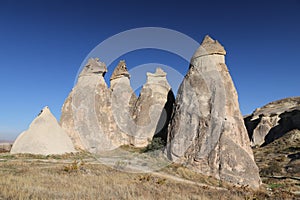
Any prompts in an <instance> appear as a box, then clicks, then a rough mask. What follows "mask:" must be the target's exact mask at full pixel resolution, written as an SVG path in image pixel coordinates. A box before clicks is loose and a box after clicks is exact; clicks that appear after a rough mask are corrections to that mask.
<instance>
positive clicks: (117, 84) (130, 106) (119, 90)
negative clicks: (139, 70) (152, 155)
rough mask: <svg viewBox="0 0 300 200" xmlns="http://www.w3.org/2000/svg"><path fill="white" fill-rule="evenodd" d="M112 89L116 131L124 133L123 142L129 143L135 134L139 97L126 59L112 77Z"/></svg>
mask: <svg viewBox="0 0 300 200" xmlns="http://www.w3.org/2000/svg"><path fill="white" fill-rule="evenodd" d="M110 89H111V92H112V95H111V106H112V107H111V109H112V114H113V119H114V121H113V123H115V129H114V132H115V133H118V134H120V135H122V137H123V138H124V140H123V141H122V144H129V139H130V138H131V136H132V135H133V134H134V121H133V110H134V106H135V103H136V101H137V97H136V95H135V93H134V91H133V89H132V88H131V86H130V74H129V73H128V70H127V67H126V63H125V61H124V60H121V61H120V62H119V64H118V65H117V67H116V68H115V70H114V72H113V74H112V76H111V78H110Z"/></svg>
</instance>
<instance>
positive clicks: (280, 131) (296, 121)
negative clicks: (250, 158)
mask: <svg viewBox="0 0 300 200" xmlns="http://www.w3.org/2000/svg"><path fill="white" fill-rule="evenodd" d="M244 120H245V125H246V128H247V131H248V134H249V138H250V140H251V145H252V146H261V145H267V144H269V143H271V142H272V141H274V140H276V139H278V138H280V137H282V136H283V135H284V134H286V133H287V132H289V131H291V130H293V129H299V130H300V97H293V98H286V99H282V100H278V101H274V102H271V103H269V104H267V105H265V106H263V107H261V108H258V109H256V110H255V111H254V112H253V113H252V115H250V116H247V117H245V119H244Z"/></svg>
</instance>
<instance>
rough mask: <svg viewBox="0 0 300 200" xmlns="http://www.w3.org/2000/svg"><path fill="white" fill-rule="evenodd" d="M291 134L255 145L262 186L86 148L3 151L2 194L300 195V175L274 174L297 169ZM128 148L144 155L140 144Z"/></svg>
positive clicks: (125, 196) (15, 196)
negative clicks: (116, 159) (147, 169)
mask: <svg viewBox="0 0 300 200" xmlns="http://www.w3.org/2000/svg"><path fill="white" fill-rule="evenodd" d="M291 135H295V134H294V133H291V134H290V135H287V136H286V137H283V138H282V139H279V140H277V141H275V143H272V144H270V145H268V146H266V147H263V148H259V149H254V154H255V158H256V161H257V163H258V166H259V167H260V170H261V171H260V173H261V176H262V179H263V182H264V184H263V185H262V187H261V189H260V190H259V191H252V190H250V189H248V188H237V187H233V186H230V185H228V184H225V183H222V182H220V181H218V180H216V179H214V178H212V177H206V176H203V175H201V174H197V173H195V172H193V171H190V170H189V169H187V168H185V167H183V166H181V165H176V164H171V165H168V166H166V167H164V168H163V169H161V170H160V171H156V172H154V173H148V174H146V173H128V172H123V171H122V169H123V168H124V167H126V165H123V164H124V163H116V165H114V166H112V167H108V166H106V165H103V164H101V163H99V162H98V160H97V159H95V158H94V157H93V156H91V155H90V154H84V153H81V154H75V155H74V154H71V155H64V156H33V155H10V154H7V153H1V154H0V199H293V198H294V199H297V198H299V199H300V196H296V195H295V194H293V193H292V192H296V191H300V188H299V186H300V184H299V183H300V181H298V180H293V179H275V178H271V176H276V175H277V176H278V175H281V176H295V175H297V173H296V174H295V173H294V172H293V173H291V172H286V171H285V167H286V166H287V165H289V162H290V160H291V159H290V158H288V157H286V156H287V155H291V154H294V153H297V152H299V146H300V145H299V144H300V143H299V141H298V140H297V139H295V137H291ZM123 150H124V149H123ZM125 150H126V151H128V152H131V153H136V154H134V155H135V156H137V157H138V156H140V157H144V156H145V155H144V154H141V152H139V149H130V148H127V149H126V148H125ZM114 153H115V152H111V155H106V156H108V157H113V156H114ZM119 153H120V152H118V154H119ZM129 155H131V156H132V154H129ZM123 156H124V155H123ZM126 156H127V155H125V157H126ZM278 165H279V167H276V166H278Z"/></svg>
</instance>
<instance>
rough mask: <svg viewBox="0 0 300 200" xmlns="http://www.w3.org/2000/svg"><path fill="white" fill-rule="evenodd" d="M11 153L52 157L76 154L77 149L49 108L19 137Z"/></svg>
mask: <svg viewBox="0 0 300 200" xmlns="http://www.w3.org/2000/svg"><path fill="white" fill-rule="evenodd" d="M10 152H11V153H12V154H16V153H30V154H41V155H50V154H65V153H70V152H75V149H74V146H73V143H72V141H71V139H70V138H69V136H68V135H67V134H66V133H65V132H64V130H63V129H62V128H61V127H60V126H59V124H58V122H57V120H56V118H55V117H54V116H53V115H52V113H51V112H50V110H49V108H48V107H45V108H44V109H43V110H42V111H41V113H40V114H39V115H38V116H37V117H36V118H35V119H34V120H33V122H32V123H31V124H30V126H29V129H28V130H26V131H24V132H22V133H21V134H20V135H19V136H18V138H17V139H16V141H15V142H14V144H13V146H12V148H11V151H10Z"/></svg>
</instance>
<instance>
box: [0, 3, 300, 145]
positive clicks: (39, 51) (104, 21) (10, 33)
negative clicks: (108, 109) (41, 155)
mask: <svg viewBox="0 0 300 200" xmlns="http://www.w3.org/2000/svg"><path fill="white" fill-rule="evenodd" d="M210 2H211V3H210ZM151 26H153V27H165V28H169V29H174V30H177V31H180V32H182V33H184V34H187V35H188V36H190V37H192V38H194V39H195V40H197V41H198V42H201V40H202V39H203V37H204V36H205V35H206V34H209V35H211V36H212V37H213V38H215V39H217V40H219V41H220V42H221V43H222V44H223V45H224V46H225V48H226V50H227V65H228V67H229V70H230V72H231V75H232V77H233V80H234V82H235V85H236V88H237V90H238V93H239V100H240V107H241V110H242V113H243V114H249V113H251V112H252V111H253V110H254V109H255V108H257V107H259V106H262V105H264V104H266V103H268V102H270V101H273V100H276V99H281V98H284V97H289V96H299V95H300V89H299V85H300V78H299V75H300V59H299V58H300V56H299V53H300V50H299V47H300V1H298V0H286V1H283V0H282V1H264V2H263V1H188V0H185V1H163V2H160V1H155V0H151V1H126V2H125V1H72V0H68V1H63V0H47V1H46V0H36V1H31V0H24V1H14V0H0V61H1V73H0V91H1V101H0V102H1V103H0V139H1V137H3V138H6V139H13V138H15V137H16V135H18V134H19V133H20V132H21V131H23V130H25V129H27V128H28V126H29V124H30V123H31V121H32V120H33V119H34V118H35V116H36V115H37V114H38V112H39V111H40V109H41V108H42V107H43V106H45V105H49V107H50V109H51V110H52V112H53V113H54V114H55V116H56V117H57V118H58V119H59V117H60V109H61V106H62V104H63V102H64V100H65V98H66V97H67V95H68V93H69V92H70V90H71V89H72V87H73V84H74V80H75V77H76V74H77V70H78V68H79V67H80V65H81V62H82V61H83V59H84V58H85V56H86V55H87V54H88V53H89V52H90V51H91V50H92V49H93V48H94V47H95V46H96V45H98V44H99V43H100V42H102V41H103V40H105V39H107V38H108V37H110V36H112V35H114V34H117V33H119V32H121V31H125V30H128V29H132V28H138V27H151ZM136 53H137V55H135V56H130V55H129V56H128V57H126V56H125V57H123V58H125V59H126V61H127V65H128V68H129V69H130V66H134V65H136V64H137V63H143V62H151V61H152V59H153V62H164V63H165V64H169V65H170V66H172V67H175V68H177V69H178V70H179V71H180V72H182V73H185V72H186V70H187V68H188V66H187V65H186V64H184V65H183V63H184V62H182V61H181V60H180V59H176V58H174V59H173V57H174V56H172V55H168V54H166V53H162V54H159V52H155V51H153V52H152V51H148V52H144V54H143V53H142V52H136ZM160 53H161V52H160ZM156 56H157V57H156ZM130 58H131V59H130ZM133 59H135V60H133ZM116 62H117V61H116ZM110 70H112V69H110Z"/></svg>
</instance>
